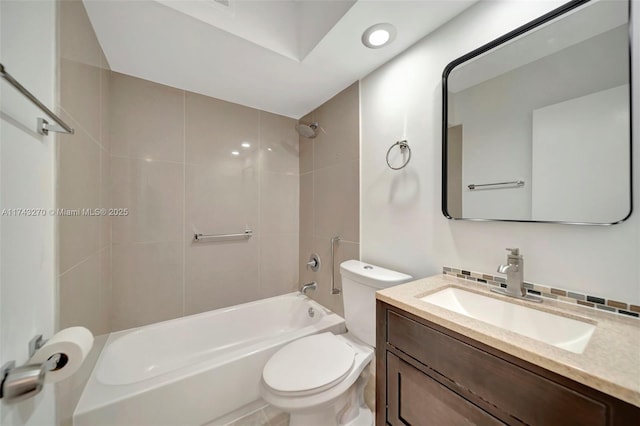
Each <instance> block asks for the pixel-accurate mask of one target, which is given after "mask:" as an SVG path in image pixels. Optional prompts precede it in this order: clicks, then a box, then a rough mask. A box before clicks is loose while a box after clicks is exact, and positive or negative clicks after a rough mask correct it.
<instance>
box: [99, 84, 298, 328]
mask: <svg viewBox="0 0 640 426" xmlns="http://www.w3.org/2000/svg"><path fill="white" fill-rule="evenodd" d="M110 88H111V102H110V119H111V125H110V140H111V203H112V207H114V208H126V209H128V211H129V214H128V216H118V217H113V218H112V269H111V271H112V277H113V298H112V318H111V319H112V329H113V330H121V329H125V328H130V327H136V326H140V325H144V324H149V323H153V322H157V321H162V320H166V319H170V318H175V317H179V316H182V315H189V314H193V313H198V312H203V311H207V310H211V309H216V308H220V307H225V306H231V305H235V304H238V303H243V302H248V301H252V300H257V299H261V298H264V297H269V296H273V295H277V294H283V293H287V292H290V291H294V290H295V289H296V288H297V285H298V241H299V238H298V232H299V230H298V206H299V203H298V191H299V189H298V188H299V165H298V161H299V155H298V136H297V133H296V132H295V124H296V121H295V120H293V119H290V118H286V117H282V116H278V115H275V114H271V113H267V112H264V111H260V110H256V109H252V108H248V107H244V106H240V105H237V104H232V103H229V102H224V101H221V100H218V99H213V98H209V97H206V96H202V95H198V94H194V93H190V92H185V91H182V90H178V89H174V88H171V87H167V86H163V85H160V84H156V83H152V82H149V81H145V80H141V79H138V78H134V77H130V76H126V75H123V74H118V73H112V78H111V80H110ZM234 152H235V153H236V154H234ZM245 229H251V230H253V237H252V238H250V239H248V240H233V241H215V242H201V243H195V242H194V241H193V234H194V233H203V234H226V233H236V232H243V231H244V230H245Z"/></svg>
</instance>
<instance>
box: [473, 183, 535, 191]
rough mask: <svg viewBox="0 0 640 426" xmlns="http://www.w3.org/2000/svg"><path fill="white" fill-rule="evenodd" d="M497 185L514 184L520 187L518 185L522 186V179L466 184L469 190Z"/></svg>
mask: <svg viewBox="0 0 640 426" xmlns="http://www.w3.org/2000/svg"><path fill="white" fill-rule="evenodd" d="M498 185H515V186H516V187H520V186H524V181H523V180H514V181H510V182H496V183H475V184H474V183H472V184H470V185H467V187H468V188H469V189H470V190H472V191H473V190H474V189H478V188H480V187H484V186H498Z"/></svg>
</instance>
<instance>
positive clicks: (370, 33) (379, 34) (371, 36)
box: [362, 23, 396, 49]
mask: <svg viewBox="0 0 640 426" xmlns="http://www.w3.org/2000/svg"><path fill="white" fill-rule="evenodd" d="M395 38H396V27H394V26H393V25H391V24H387V23H384V24H376V25H372V26H370V27H369V28H367V29H366V30H365V31H364V33H362V43H363V44H364V45H365V46H367V47H369V48H371V49H379V48H380V47H382V46H386V45H387V44H389V43H391V42H392V41H393V40H394V39H395Z"/></svg>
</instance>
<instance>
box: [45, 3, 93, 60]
mask: <svg viewBox="0 0 640 426" xmlns="http://www.w3.org/2000/svg"><path fill="white" fill-rule="evenodd" d="M56 4H57V6H58V10H57V13H58V25H57V28H58V44H59V46H60V50H59V54H60V57H61V58H65V59H68V60H71V61H75V62H79V63H82V64H86V65H91V66H93V67H100V55H101V53H102V49H101V48H100V44H99V43H98V39H97V37H96V34H95V32H94V31H93V27H92V26H91V21H90V20H89V16H88V15H87V11H86V10H85V8H84V5H83V4H82V0H63V1H58V2H56Z"/></svg>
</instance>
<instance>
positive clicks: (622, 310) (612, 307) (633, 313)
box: [442, 266, 640, 318]
mask: <svg viewBox="0 0 640 426" xmlns="http://www.w3.org/2000/svg"><path fill="white" fill-rule="evenodd" d="M442 272H443V273H444V274H446V275H451V276H454V277H458V278H463V279H466V280H470V281H475V282H478V283H484V284H487V285H495V286H499V287H506V286H507V284H506V282H507V280H506V279H505V278H503V277H497V276H494V275H488V274H482V273H479V272H471V271H467V270H465V269H457V268H451V267H448V266H445V267H443V268H442ZM524 287H525V288H526V289H527V293H530V294H534V295H536V296H541V297H547V298H549V299H556V300H561V301H563V302H567V303H576V304H578V305H583V306H588V307H590V308H594V309H600V310H603V311H607V312H611V313H615V314H621V315H627V316H630V317H635V318H640V306H638V305H632V304H630V303H626V302H620V301H618V300H611V299H605V298H603V297H599V296H590V295H587V294H582V293H577V292H574V291H569V290H563V289H561V288H554V287H547V286H543V285H539V284H532V283H530V282H526V281H525V283H524Z"/></svg>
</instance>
